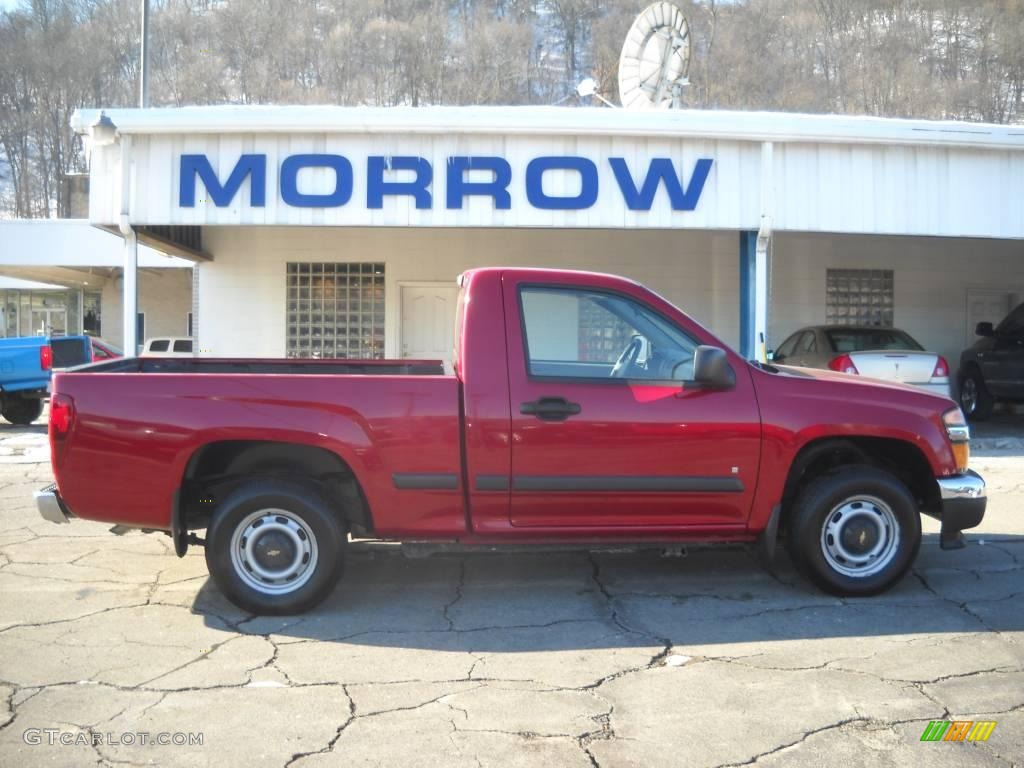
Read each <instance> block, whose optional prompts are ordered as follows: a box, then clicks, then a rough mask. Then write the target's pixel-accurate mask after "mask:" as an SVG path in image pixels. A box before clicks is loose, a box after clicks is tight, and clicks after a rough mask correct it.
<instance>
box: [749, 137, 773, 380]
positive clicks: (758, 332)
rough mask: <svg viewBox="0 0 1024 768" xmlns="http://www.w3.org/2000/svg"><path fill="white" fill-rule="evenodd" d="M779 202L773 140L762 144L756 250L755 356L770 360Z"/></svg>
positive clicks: (759, 358) (762, 359)
mask: <svg viewBox="0 0 1024 768" xmlns="http://www.w3.org/2000/svg"><path fill="white" fill-rule="evenodd" d="M774 203H775V180H774V160H773V144H772V142H770V141H766V142H764V143H762V144H761V226H760V229H758V232H757V248H756V250H755V254H754V340H755V348H754V356H755V357H756V359H758V360H761V361H762V362H763V361H766V360H767V352H768V346H767V342H768V301H769V287H770V286H769V284H768V259H769V258H770V252H771V242H772V213H773V211H774Z"/></svg>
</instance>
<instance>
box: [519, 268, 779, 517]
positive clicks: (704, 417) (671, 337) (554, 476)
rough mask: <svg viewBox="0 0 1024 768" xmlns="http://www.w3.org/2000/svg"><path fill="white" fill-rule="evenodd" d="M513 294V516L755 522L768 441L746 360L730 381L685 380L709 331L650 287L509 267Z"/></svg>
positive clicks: (690, 372)
mask: <svg viewBox="0 0 1024 768" xmlns="http://www.w3.org/2000/svg"><path fill="white" fill-rule="evenodd" d="M503 294H504V302H505V316H506V318H507V319H508V322H507V334H506V335H507V346H508V360H509V393H510V400H511V411H512V424H511V445H512V456H511V478H510V480H511V482H510V488H511V504H510V517H511V520H510V522H511V524H512V525H513V526H522V527H535V526H566V527H579V526H587V527H594V526H597V527H616V526H618V527H628V528H631V529H636V528H643V527H649V528H651V529H652V530H653V531H656V530H657V529H663V528H664V527H680V526H687V527H693V526H706V527H709V528H716V529H721V528H722V527H728V526H729V525H736V526H743V525H745V524H746V520H747V516H748V514H749V512H750V507H751V503H752V500H753V494H754V490H755V484H756V481H757V472H758V462H759V459H760V446H761V427H760V416H759V412H758V408H757V403H756V399H755V396H754V391H753V385H752V383H751V381H750V376H749V374H748V373H747V371H746V370H742V369H737V370H736V385H735V386H734V387H732V388H730V389H727V390H718V391H702V390H700V389H697V388H694V387H693V386H692V385H691V386H690V387H687V386H686V385H685V382H686V381H687V380H688V379H690V378H692V372H693V355H694V350H695V349H696V347H697V346H698V344H700V343H701V341H700V336H701V335H702V334H703V333H705V332H703V331H701V330H700V329H699V328H697V327H695V326H693V327H686V326H687V324H686V323H685V321H684V319H683V318H682V317H681V316H680V315H679V314H678V313H677V314H676V315H674V316H673V315H670V314H669V313H667V311H665V310H664V308H663V309H662V311H659V310H656V309H654V308H653V307H652V306H651V305H650V304H649V303H647V302H646V300H645V298H644V296H645V294H644V293H642V292H641V290H640V289H639V288H638V289H637V292H636V293H635V294H633V295H628V294H627V293H621V292H613V291H607V290H604V289H602V288H599V287H594V288H590V287H586V286H582V285H573V286H564V287H562V286H552V285H541V284H531V283H529V282H527V281H525V280H523V279H522V278H517V277H516V276H514V275H506V278H505V284H504V287H503ZM738 365H742V363H740V362H739V361H734V363H733V367H734V368H737V367H738Z"/></svg>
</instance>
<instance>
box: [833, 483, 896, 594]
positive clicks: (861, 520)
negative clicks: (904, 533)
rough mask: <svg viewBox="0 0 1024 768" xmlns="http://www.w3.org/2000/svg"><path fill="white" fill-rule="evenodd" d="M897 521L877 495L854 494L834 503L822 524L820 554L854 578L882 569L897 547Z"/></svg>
mask: <svg viewBox="0 0 1024 768" xmlns="http://www.w3.org/2000/svg"><path fill="white" fill-rule="evenodd" d="M899 541H900V524H899V522H898V521H897V520H896V515H895V514H893V511H892V509H891V508H890V507H889V505H888V504H886V503H885V502H884V501H882V500H881V499H879V498H878V497H876V496H853V497H851V498H849V499H845V500H844V501H842V502H840V503H839V504H837V505H836V506H835V507H833V509H832V511H831V512H830V513H829V514H828V517H826V518H825V523H824V525H822V527H821V553H822V554H823V555H824V556H825V561H826V562H827V563H828V565H829V567H830V568H832V569H833V570H834V571H836V572H837V573H841V574H843V575H844V576H852V577H854V578H865V577H868V576H873V575H874V574H876V573H878V572H879V571H881V570H883V569H884V568H885V567H886V566H887V565H889V563H891V562H892V560H893V558H894V557H895V556H896V551H897V550H898V549H899Z"/></svg>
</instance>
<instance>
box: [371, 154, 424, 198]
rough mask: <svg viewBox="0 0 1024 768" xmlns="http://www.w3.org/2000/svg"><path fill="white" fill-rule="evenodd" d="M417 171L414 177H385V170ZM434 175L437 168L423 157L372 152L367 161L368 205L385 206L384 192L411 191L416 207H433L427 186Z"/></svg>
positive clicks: (403, 193) (409, 192)
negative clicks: (384, 155)
mask: <svg viewBox="0 0 1024 768" xmlns="http://www.w3.org/2000/svg"><path fill="white" fill-rule="evenodd" d="M388 170H391V171H415V172H416V179H415V180H414V181H384V171H388ZM433 179H434V169H433V168H431V167H430V163H428V162H427V161H426V160H425V159H423V158H422V157H392V158H391V159H390V160H389V159H388V158H386V157H382V156H380V155H371V156H370V158H369V160H368V162H367V177H366V207H367V208H383V207H384V195H412V196H413V197H415V198H416V207H417V208H429V207H430V191H429V190H428V189H427V187H429V186H430V182H431V181H433Z"/></svg>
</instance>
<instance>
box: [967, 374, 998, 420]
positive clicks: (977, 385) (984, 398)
mask: <svg viewBox="0 0 1024 768" xmlns="http://www.w3.org/2000/svg"><path fill="white" fill-rule="evenodd" d="M959 399H960V408H961V410H963V412H964V415H965V416H966V417H967V418H968V419H970V420H971V421H986V420H987V419H988V418H989V416H991V415H992V409H993V408H995V405H996V400H995V398H994V397H992V393H991V392H989V391H988V387H986V386H985V379H983V378H982V376H981V371H979V370H978V369H977V368H976V367H975V366H971V367H970V368H968V369H967V372H966V373H965V374H964V375H963V376H961V377H960V394H959Z"/></svg>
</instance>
